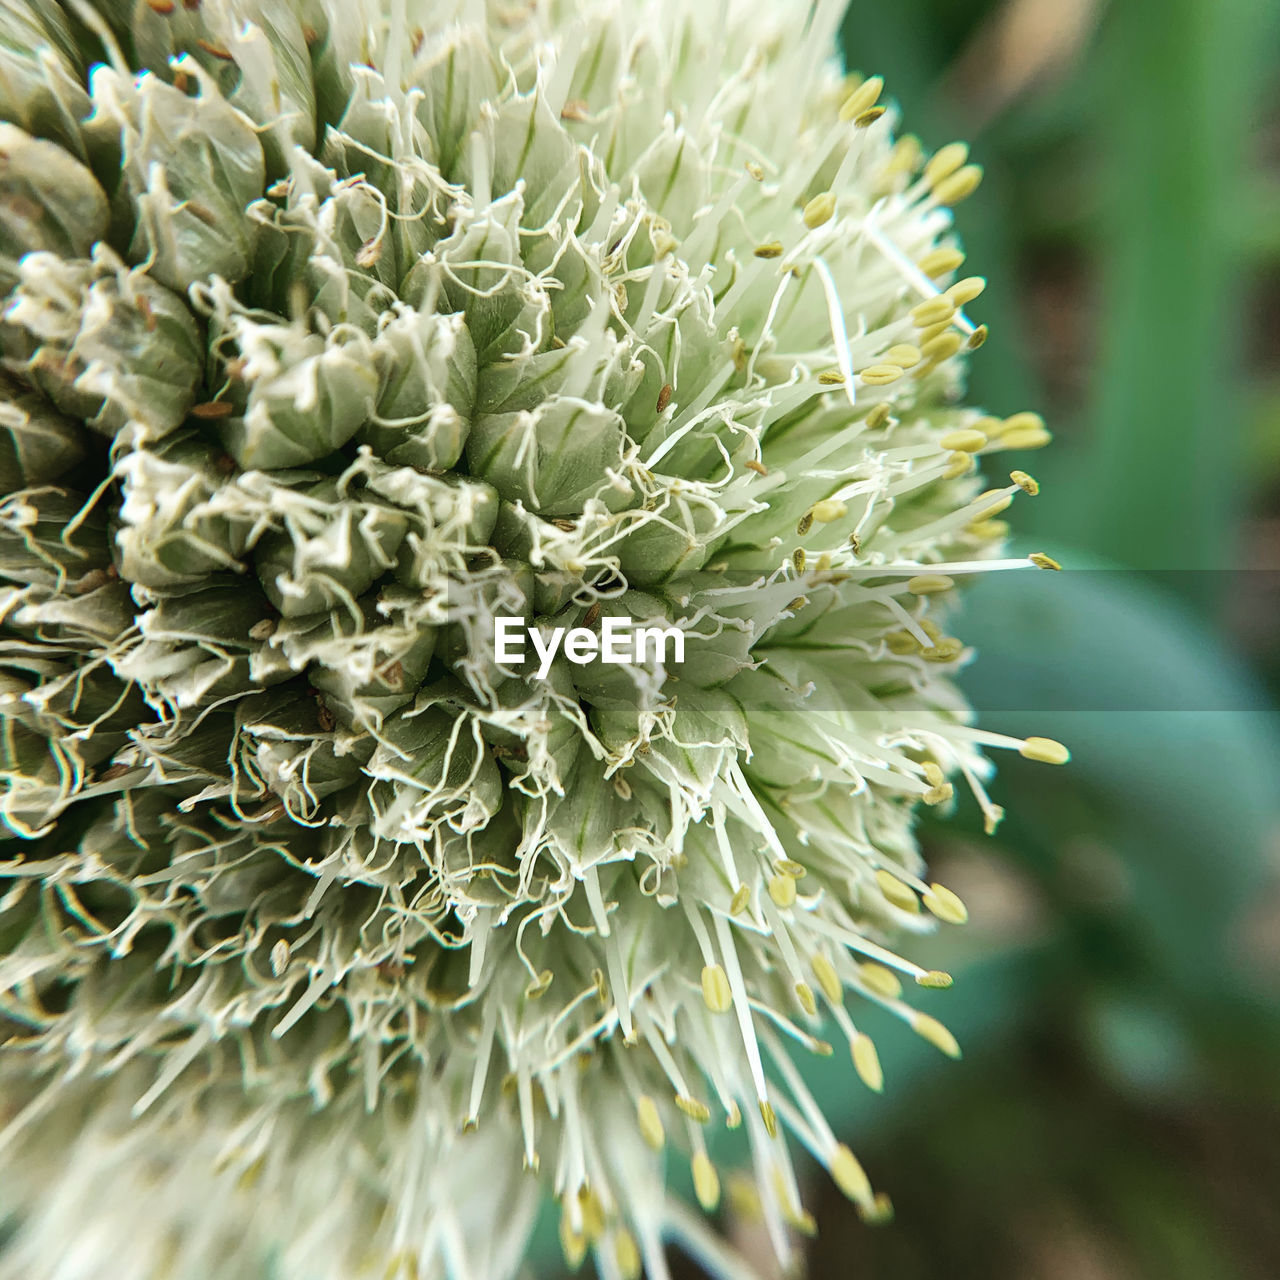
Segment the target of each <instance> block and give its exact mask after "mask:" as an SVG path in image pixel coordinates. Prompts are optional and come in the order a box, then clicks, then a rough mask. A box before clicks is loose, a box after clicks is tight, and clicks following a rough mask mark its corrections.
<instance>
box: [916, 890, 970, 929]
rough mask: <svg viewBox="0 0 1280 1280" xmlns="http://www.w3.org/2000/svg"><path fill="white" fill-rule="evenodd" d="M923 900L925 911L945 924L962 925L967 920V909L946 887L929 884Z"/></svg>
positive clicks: (957, 896) (956, 895)
mask: <svg viewBox="0 0 1280 1280" xmlns="http://www.w3.org/2000/svg"><path fill="white" fill-rule="evenodd" d="M923 900H924V905H925V909H926V910H927V911H928V912H930V914H932V915H935V916H937V918H938V919H939V920H941V921H943V922H944V923H946V924H964V923H965V922H966V921H967V920H968V919H969V909H968V907H966V906H965V905H964V903H963V902H962V901H961V899H960V897H959V895H958V894H956V893H954V892H952V890H950V889H948V888H947V887H946V885H942V884H931V885H930V886H929V890H928V892H927V893H926V894H924V898H923Z"/></svg>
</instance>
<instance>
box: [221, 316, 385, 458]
mask: <svg viewBox="0 0 1280 1280" xmlns="http://www.w3.org/2000/svg"><path fill="white" fill-rule="evenodd" d="M223 336H224V339H225V340H226V343H227V347H226V350H227V351H228V352H232V351H233V352H234V353H235V356H236V360H237V368H238V377H239V379H240V381H239V383H237V384H236V385H234V386H233V387H232V390H231V394H230V396H229V397H228V403H230V404H231V405H232V406H233V409H234V410H236V411H235V412H233V414H232V416H230V417H226V418H222V419H220V420H219V421H218V424H217V427H218V434H219V436H220V438H221V439H222V442H223V444H224V445H225V446H226V449H227V452H228V453H230V454H231V456H232V457H233V458H235V460H236V461H237V462H238V463H239V464H240V465H241V466H242V467H245V468H252V469H255V470H263V469H266V470H272V469H276V468H281V467H299V466H304V465H305V464H307V463H309V462H314V461H315V460H316V459H317V458H323V457H324V456H325V455H326V454H329V453H332V452H333V451H334V450H335V449H337V448H339V447H340V446H341V445H344V444H346V442H347V441H348V440H350V439H351V437H352V436H353V435H355V433H356V432H357V431H358V430H359V429H360V427H361V425H362V424H363V423H364V422H365V421H367V420H368V418H369V416H370V414H371V413H372V412H373V408H374V404H375V402H376V398H377V392H378V372H377V368H376V366H375V363H374V360H373V354H372V349H371V347H370V345H369V343H368V341H367V340H365V339H363V338H360V337H359V336H358V335H351V336H350V338H349V340H344V339H343V338H342V337H341V336H339V335H337V334H331V335H330V336H329V337H328V338H327V339H326V338H322V337H321V336H320V335H319V334H315V333H306V332H304V331H303V330H301V329H300V328H298V327H296V326H292V325H286V324H260V323H257V322H256V321H253V320H250V319H249V318H248V317H247V316H241V315H233V316H232V317H231V318H230V319H229V321H228V322H227V325H226V328H225V331H224V335H223Z"/></svg>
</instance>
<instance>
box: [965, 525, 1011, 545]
mask: <svg viewBox="0 0 1280 1280" xmlns="http://www.w3.org/2000/svg"><path fill="white" fill-rule="evenodd" d="M968 530H969V532H970V533H971V534H973V536H974V537H975V538H981V539H982V540H983V541H984V542H998V541H999V540H1000V539H1001V538H1007V537H1008V536H1009V522H1008V521H1007V520H975V521H974V522H973V523H972V524H971V525H969V526H968Z"/></svg>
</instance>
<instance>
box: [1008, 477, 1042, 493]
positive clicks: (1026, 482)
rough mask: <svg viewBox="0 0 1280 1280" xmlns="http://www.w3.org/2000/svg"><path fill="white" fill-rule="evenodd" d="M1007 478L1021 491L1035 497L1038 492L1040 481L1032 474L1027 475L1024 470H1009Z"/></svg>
mask: <svg viewBox="0 0 1280 1280" xmlns="http://www.w3.org/2000/svg"><path fill="white" fill-rule="evenodd" d="M1009 479H1010V480H1012V481H1013V483H1014V484H1016V485H1017V486H1018V488H1019V489H1021V490H1022V492H1023V493H1026V494H1029V495H1030V496H1031V497H1033V498H1034V497H1035V496H1036V494H1038V493H1039V492H1040V483H1039V481H1037V480H1036V478H1035V477H1034V476H1029V475H1028V474H1027V473H1026V472H1025V471H1010V472H1009Z"/></svg>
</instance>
